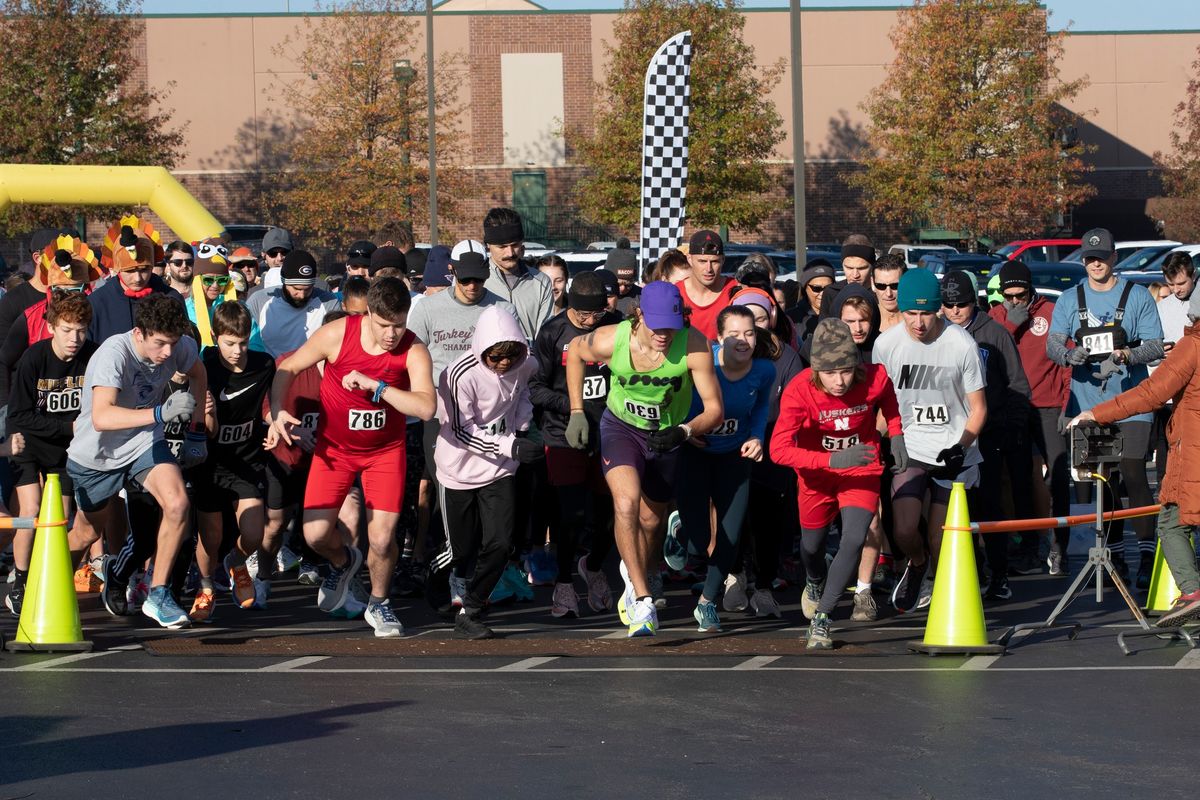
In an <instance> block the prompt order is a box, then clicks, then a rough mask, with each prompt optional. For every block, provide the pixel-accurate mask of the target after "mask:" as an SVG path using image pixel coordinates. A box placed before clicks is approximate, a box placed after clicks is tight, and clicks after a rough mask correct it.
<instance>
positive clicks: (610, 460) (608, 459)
mask: <svg viewBox="0 0 1200 800" xmlns="http://www.w3.org/2000/svg"><path fill="white" fill-rule="evenodd" d="M600 460H601V461H603V462H604V466H606V467H611V466H612V459H610V458H604V457H603V456H601V457H600Z"/></svg>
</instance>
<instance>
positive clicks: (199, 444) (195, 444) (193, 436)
mask: <svg viewBox="0 0 1200 800" xmlns="http://www.w3.org/2000/svg"><path fill="white" fill-rule="evenodd" d="M189 396H190V395H189ZM207 460H208V437H206V436H205V435H204V434H203V433H196V432H194V431H189V432H188V434H187V435H186V436H184V438H183V453H182V455H181V456H180V458H179V466H181V467H183V468H184V469H190V468H191V467H198V466H200V465H201V464H203V463H204V462H205V461H207Z"/></svg>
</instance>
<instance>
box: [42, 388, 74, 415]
mask: <svg viewBox="0 0 1200 800" xmlns="http://www.w3.org/2000/svg"><path fill="white" fill-rule="evenodd" d="M80 395H81V391H80V390H79V389H64V390H63V391H61V392H50V393H49V394H47V395H46V411H47V413H50V414H57V413H59V412H62V411H78V410H79V398H80Z"/></svg>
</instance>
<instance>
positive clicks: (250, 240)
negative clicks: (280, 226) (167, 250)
mask: <svg viewBox="0 0 1200 800" xmlns="http://www.w3.org/2000/svg"><path fill="white" fill-rule="evenodd" d="M271 227H272V226H270V225H226V226H225V233H227V234H228V235H229V244H230V250H233V249H235V248H238V247H249V248H250V252H251V253H254V254H255V255H258V254H259V253H261V252H262V241H263V237H264V236H266V235H267V231H269V230H271ZM163 244H164V245H165V244H166V242H163Z"/></svg>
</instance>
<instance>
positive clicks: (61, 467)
mask: <svg viewBox="0 0 1200 800" xmlns="http://www.w3.org/2000/svg"><path fill="white" fill-rule="evenodd" d="M11 464H12V474H13V485H14V486H40V485H41V482H42V478H44V477H46V475H47V474H49V473H51V472H57V473H58V474H59V475H61V476H62V490H63V497H71V496H73V495H74V494H75V484H74V483H73V482H72V481H71V476H70V475H68V474H67V458H66V453H63V460H62V463H61V464H56V465H54V466H51V467H42V466H39V465H37V464H35V463H34V462H32V461H26V460H23V459H22V458H21V457H20V456H17V457H16V458H14V459H11Z"/></svg>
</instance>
